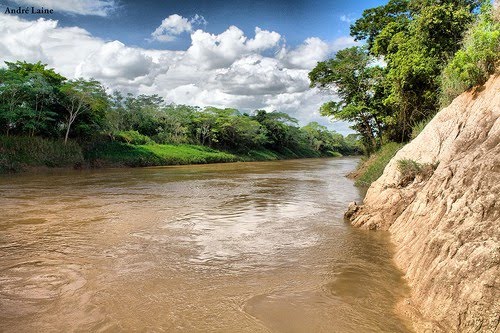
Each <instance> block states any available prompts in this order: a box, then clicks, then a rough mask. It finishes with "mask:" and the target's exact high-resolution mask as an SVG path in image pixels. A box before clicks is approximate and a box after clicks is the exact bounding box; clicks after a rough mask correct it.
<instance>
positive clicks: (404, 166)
mask: <svg viewBox="0 0 500 333" xmlns="http://www.w3.org/2000/svg"><path fill="white" fill-rule="evenodd" d="M438 164H439V163H438V162H436V163H423V164H420V163H418V162H416V161H413V160H410V159H403V160H399V161H398V170H399V172H400V173H401V175H400V177H399V182H398V185H399V186H401V187H405V186H408V185H409V184H411V183H412V182H413V181H414V180H415V178H419V179H420V180H427V179H429V178H431V176H432V174H433V173H434V170H436V168H437V166H438Z"/></svg>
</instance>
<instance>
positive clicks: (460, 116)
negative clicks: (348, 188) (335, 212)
mask: <svg viewBox="0 0 500 333" xmlns="http://www.w3.org/2000/svg"><path fill="white" fill-rule="evenodd" d="M402 159H411V160H413V161H416V162H418V163H421V164H424V163H429V164H435V163H439V164H438V165H437V168H436V169H435V170H434V172H433V174H432V175H431V176H430V177H429V178H428V179H425V180H421V181H418V182H412V183H411V184H409V185H408V186H406V187H403V188H401V187H397V186H394V184H397V183H398V179H399V177H400V175H399V171H398V168H397V161H398V160H402ZM499 199H500V76H499V75H497V76H493V77H491V78H490V80H488V82H487V83H486V84H485V85H484V86H483V87H480V88H477V89H475V90H473V91H469V92H466V93H463V94H462V95H460V96H459V97H457V98H456V99H455V100H454V101H453V102H452V103H451V104H450V106H448V107H447V108H445V109H443V110H441V111H440V112H439V113H438V114H437V115H436V116H435V117H434V119H432V121H431V122H430V123H429V124H428V125H427V126H426V127H425V129H424V130H423V131H422V133H420V135H419V136H418V137H417V138H415V139H414V140H413V141H412V142H410V143H409V144H408V145H406V146H405V147H403V148H402V149H401V150H400V151H399V152H398V153H397V154H396V155H395V156H394V158H393V159H392V160H391V161H390V162H389V164H388V165H387V166H386V168H385V170H384V173H383V175H382V176H381V177H380V178H379V179H378V180H377V181H376V182H374V183H373V184H372V186H371V187H370V189H369V190H368V192H367V195H366V198H365V200H364V202H363V205H362V206H357V205H352V204H351V205H349V209H348V211H347V212H346V218H348V219H349V220H350V221H351V223H352V224H353V225H356V226H359V227H361V228H367V229H372V228H374V227H377V228H380V229H387V230H389V231H390V232H391V235H392V240H393V241H394V243H395V244H396V254H395V261H396V263H397V265H398V266H399V267H400V268H401V269H402V270H403V272H404V273H405V276H406V279H407V281H408V283H409V285H410V286H411V289H412V294H411V301H412V304H413V306H414V308H415V311H414V312H415V313H416V312H418V317H419V318H421V319H422V320H423V321H422V322H421V323H417V322H416V323H415V330H416V331H417V332H424V331H432V332H440V331H444V332H499V330H500V326H499V322H500V301H499V300H500V284H499V282H500V281H499V280H500V241H499V239H500V202H499ZM360 207H362V209H361V208H360ZM412 318H413V316H412ZM415 318H416V317H415ZM437 323H439V324H437ZM429 327H431V328H429Z"/></svg>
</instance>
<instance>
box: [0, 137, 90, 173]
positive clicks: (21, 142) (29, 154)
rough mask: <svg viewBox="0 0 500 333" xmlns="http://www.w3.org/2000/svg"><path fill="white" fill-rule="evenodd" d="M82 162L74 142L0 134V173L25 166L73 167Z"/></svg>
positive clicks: (17, 169) (14, 170)
mask: <svg viewBox="0 0 500 333" xmlns="http://www.w3.org/2000/svg"><path fill="white" fill-rule="evenodd" d="M82 163H83V154H82V149H81V148H80V146H79V145H78V144H77V143H76V142H71V141H68V143H67V144H66V145H65V144H64V142H63V141H62V140H51V139H44V138H39V137H18V136H8V137H7V136H0V173H6V172H17V171H22V170H23V169H26V168H27V167H40V166H45V167H74V166H77V165H81V164H82Z"/></svg>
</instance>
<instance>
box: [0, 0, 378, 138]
mask: <svg viewBox="0 0 500 333" xmlns="http://www.w3.org/2000/svg"><path fill="white" fill-rule="evenodd" d="M384 3H385V1H379V0H363V1H334V0H327V1H318V0H309V1H306V0H243V1H222V0H209V1H208V0H143V1H132V0H0V37H1V38H0V62H1V63H3V62H4V61H16V60H24V61H28V62H36V61H42V62H43V63H46V64H48V66H49V67H51V68H54V69H55V70H56V71H57V72H59V73H61V74H62V75H64V76H66V77H67V78H70V79H72V78H77V77H84V78H95V79H97V80H99V81H101V82H102V83H103V84H104V85H105V86H106V87H107V88H108V89H109V90H110V91H111V90H120V91H122V92H125V93H128V92H130V93H133V94H135V95H138V94H158V95H160V96H162V97H163V98H164V99H165V101H166V102H168V103H176V104H189V105H197V106H201V107H204V106H215V107H232V108H237V109H239V110H240V111H242V112H252V111H253V110H256V109H265V110H266V111H273V110H278V111H282V112H287V113H289V114H290V115H291V116H293V117H295V118H297V119H298V120H299V123H300V125H305V124H307V123H308V122H310V121H317V122H319V123H320V124H322V125H325V126H327V127H328V128H330V129H332V130H336V131H338V132H340V133H342V134H347V133H350V132H351V131H350V129H349V124H348V123H345V122H340V121H332V120H330V119H328V118H325V117H321V116H320V115H319V112H318V109H319V107H320V106H321V105H322V104H323V103H324V102H326V101H328V100H331V99H334V98H335V96H334V95H332V94H329V93H326V92H320V91H318V90H317V89H311V88H309V80H308V77H307V74H308V72H309V71H310V70H311V69H312V68H314V66H315V65H316V64H317V62H318V61H323V60H326V59H328V58H330V57H332V55H334V53H335V52H336V51H338V50H340V49H343V48H345V47H350V46H353V45H356V44H357V43H356V42H355V41H354V40H353V38H352V37H350V36H349V25H350V24H351V23H352V22H353V21H354V20H355V19H357V18H359V17H360V16H361V14H362V12H363V10H364V9H367V8H371V7H374V6H378V5H382V4H384ZM27 7H28V8H29V13H20V14H15V13H14V14H12V13H6V11H10V10H13V9H19V8H22V9H25V8H27ZM31 7H34V9H35V10H36V9H41V8H42V7H43V8H44V9H51V10H53V13H52V14H33V13H31Z"/></svg>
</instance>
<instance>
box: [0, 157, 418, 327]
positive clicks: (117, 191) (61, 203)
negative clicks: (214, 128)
mask: <svg viewBox="0 0 500 333" xmlns="http://www.w3.org/2000/svg"><path fill="white" fill-rule="evenodd" d="M356 163H357V159H355V158H335V159H304V160H290V161H277V162H255V163H230V164H211V165H196V166H175V167H158V168H138V169H107V170H83V171H74V170H68V171H60V170H59V171H54V172H50V173H43V174H22V175H8V176H5V175H4V176H1V177H0V208H1V212H0V331H3V332H72V331H73V332H146V331H149V332H356V333H359V332H409V329H408V324H407V323H405V322H404V321H403V320H402V319H401V318H399V317H398V316H396V315H395V314H394V312H393V308H394V305H395V303H396V302H397V301H399V300H401V299H402V298H403V297H405V295H407V293H408V290H407V287H406V285H405V283H404V282H403V279H402V276H401V273H400V272H399V271H398V270H397V269H396V267H395V266H394V264H393V261H392V260H391V256H392V247H391V245H390V243H389V238H388V235H387V234H386V233H384V232H367V231H363V230H358V229H355V228H352V227H351V226H349V225H347V224H346V223H345V222H344V221H343V218H342V215H343V212H344V210H345V208H346V207H347V204H348V203H349V202H350V201H353V200H356V201H360V200H361V198H360V196H361V193H360V192H359V190H358V189H357V188H355V187H354V186H353V184H352V181H350V180H348V179H347V178H345V177H344V175H345V174H346V173H348V172H349V171H351V170H352V169H353V168H354V167H355V165H356Z"/></svg>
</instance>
